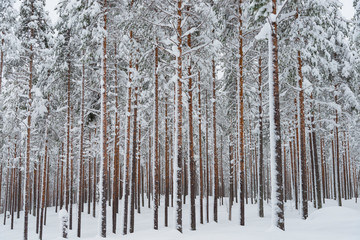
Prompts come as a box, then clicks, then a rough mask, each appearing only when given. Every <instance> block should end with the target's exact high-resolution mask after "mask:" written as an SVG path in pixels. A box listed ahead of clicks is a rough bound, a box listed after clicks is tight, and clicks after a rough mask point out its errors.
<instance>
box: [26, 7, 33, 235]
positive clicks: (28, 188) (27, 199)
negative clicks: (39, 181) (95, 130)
mask: <svg viewBox="0 0 360 240" xmlns="http://www.w3.org/2000/svg"><path fill="white" fill-rule="evenodd" d="M31 12H32V13H34V2H31ZM30 38H31V39H33V38H34V29H33V28H31V30H30ZM33 62H34V52H33V45H32V44H30V61H29V89H28V94H29V95H28V98H29V99H28V106H27V108H28V113H27V114H28V116H27V126H26V127H27V139H26V165H25V198H24V201H25V212H24V240H27V239H28V225H29V216H28V214H29V206H30V196H29V195H30V151H31V141H30V139H31V106H32V94H31V93H32V80H33Z"/></svg>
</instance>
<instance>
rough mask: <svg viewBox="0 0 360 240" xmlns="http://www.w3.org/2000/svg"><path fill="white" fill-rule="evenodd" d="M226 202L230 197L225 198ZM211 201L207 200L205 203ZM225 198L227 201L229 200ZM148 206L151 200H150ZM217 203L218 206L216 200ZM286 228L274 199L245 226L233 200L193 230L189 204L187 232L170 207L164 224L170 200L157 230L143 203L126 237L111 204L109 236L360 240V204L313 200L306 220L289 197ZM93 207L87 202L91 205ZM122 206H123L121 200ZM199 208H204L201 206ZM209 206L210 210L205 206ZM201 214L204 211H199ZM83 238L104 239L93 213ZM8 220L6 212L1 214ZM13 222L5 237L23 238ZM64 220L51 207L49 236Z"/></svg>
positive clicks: (251, 212) (253, 211)
mask: <svg viewBox="0 0 360 240" xmlns="http://www.w3.org/2000/svg"><path fill="white" fill-rule="evenodd" d="M224 201H225V199H224ZM204 203H205V202H204ZM224 203H225V202H224ZM145 205H147V202H146V204H145ZM211 206H212V205H211ZM285 206H286V207H285V228H286V231H285V232H282V231H280V230H277V229H272V228H271V227H270V222H271V221H270V204H266V205H265V218H263V219H261V218H259V217H258V216H257V205H251V204H248V205H246V209H245V211H246V212H245V216H246V222H245V226H240V225H239V205H238V204H235V205H234V206H233V211H232V216H233V221H229V220H228V204H224V205H223V206H221V207H220V208H219V223H215V222H213V221H212V207H211V208H210V223H205V224H200V223H199V215H197V226H196V227H197V230H196V231H190V230H189V229H190V217H189V216H190V215H189V205H185V206H184V209H183V216H184V218H183V234H180V233H178V232H177V231H176V230H174V227H173V226H174V218H173V211H172V209H171V208H170V211H169V213H170V217H169V220H170V223H169V224H170V226H169V227H168V228H165V227H164V218H163V213H164V209H163V207H164V205H161V206H160V208H159V210H160V212H159V213H160V214H159V217H160V218H159V222H160V229H159V230H157V231H155V230H153V215H152V214H153V211H152V210H151V209H148V208H147V207H145V208H141V214H140V215H139V214H136V216H135V233H132V234H128V235H126V236H123V235H122V234H121V232H122V214H121V212H122V211H121V212H120V214H119V215H118V228H117V230H118V234H117V235H115V234H113V233H112V232H111V228H112V222H111V208H109V209H108V212H107V213H108V215H107V216H108V217H107V223H108V225H107V237H108V239H124V240H152V239H154V240H155V239H156V240H173V239H174V240H177V239H179V240H180V239H184V240H185V239H186V240H201V239H205V240H235V239H236V240H239V239H247V240H248V239H252V240H262V239H266V240H271V239H274V240H275V239H276V240H297V239H299V240H313V239H314V240H332V239H334V240H360V203H355V200H347V201H343V207H337V203H336V202H335V201H333V200H327V201H326V204H325V205H324V208H323V209H321V210H315V209H313V207H312V203H309V212H310V215H309V218H308V219H307V220H306V221H304V220H302V219H301V217H300V215H299V212H298V211H297V210H296V209H295V207H294V205H293V203H291V202H289V201H288V202H287V203H286V205H285ZM85 209H86V210H87V206H86V205H85ZM120 209H121V210H122V205H121V204H120ZM197 210H198V211H199V209H197ZM204 210H205V209H204ZM197 214H199V212H197ZM204 214H205V215H204V220H205V222H206V213H205V211H204ZM74 216H76V206H75V205H74ZM82 216H83V218H82V219H83V221H82V224H83V228H82V239H87V240H98V239H102V238H100V237H99V236H98V229H99V228H98V221H97V219H94V218H93V217H91V216H90V215H88V214H87V213H84V214H83V215H82ZM0 219H1V220H2V219H3V215H0ZM29 221H30V225H29V239H30V240H32V239H39V237H38V235H37V234H35V225H36V218H34V217H33V216H32V215H31V216H30V215H29ZM9 223H10V221H9V220H8V221H7V225H6V226H4V225H2V224H1V225H0V240H17V239H22V237H23V235H22V234H23V224H24V223H23V219H22V218H20V219H16V220H15V229H14V230H10V224H9ZM59 225H60V220H59V218H58V215H57V214H56V213H55V211H54V208H49V209H48V219H47V226H45V227H44V235H43V239H44V240H45V239H46V240H47V239H49V240H53V239H61V238H60V236H61V233H60V227H59ZM76 226H77V221H76V217H75V218H74V221H73V230H70V231H69V239H78V238H77V237H76Z"/></svg>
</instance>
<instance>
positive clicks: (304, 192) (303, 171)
mask: <svg viewBox="0 0 360 240" xmlns="http://www.w3.org/2000/svg"><path fill="white" fill-rule="evenodd" d="M297 59H298V74H299V83H298V84H299V88H300V91H299V111H300V112H299V113H300V114H299V115H300V119H299V122H300V131H299V132H300V151H299V153H300V163H301V168H300V170H301V173H300V176H301V196H302V203H301V206H302V211H301V212H302V214H301V215H302V219H304V220H305V219H307V217H308V203H307V200H308V196H307V171H306V138H305V110H304V108H305V107H304V88H303V75H302V59H301V52H300V50H299V51H298V55H297Z"/></svg>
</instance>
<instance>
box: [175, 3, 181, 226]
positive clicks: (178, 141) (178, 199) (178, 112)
mask: <svg viewBox="0 0 360 240" xmlns="http://www.w3.org/2000/svg"><path fill="white" fill-rule="evenodd" d="M182 8H183V6H182V0H178V2H177V8H176V11H177V28H176V30H177V49H178V55H177V57H176V61H177V69H176V72H177V82H176V104H175V105H176V109H175V112H176V116H175V136H174V157H175V159H176V168H175V171H176V181H175V182H176V213H175V215H176V229H177V230H178V231H179V232H181V233H182V201H181V190H182V181H181V176H182V161H183V159H182V38H181V37H182Z"/></svg>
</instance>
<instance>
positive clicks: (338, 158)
mask: <svg viewBox="0 0 360 240" xmlns="http://www.w3.org/2000/svg"><path fill="white" fill-rule="evenodd" d="M335 88H336V87H335ZM335 103H336V104H337V96H336V95H335ZM335 123H336V125H335V143H336V145H335V147H336V148H335V152H336V169H337V196H338V205H339V206H342V202H341V196H342V194H341V191H340V189H341V188H340V184H341V183H340V157H339V128H338V124H339V116H338V111H337V110H335Z"/></svg>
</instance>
